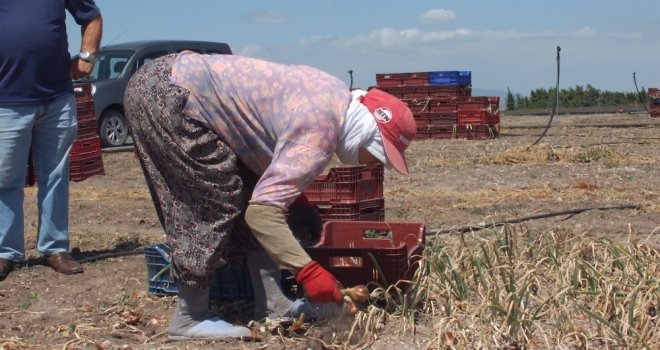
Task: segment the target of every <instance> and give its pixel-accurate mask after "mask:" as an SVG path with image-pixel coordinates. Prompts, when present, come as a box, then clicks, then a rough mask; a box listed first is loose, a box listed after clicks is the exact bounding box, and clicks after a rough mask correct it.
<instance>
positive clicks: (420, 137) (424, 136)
mask: <svg viewBox="0 0 660 350" xmlns="http://www.w3.org/2000/svg"><path fill="white" fill-rule="evenodd" d="M430 138H431V136H429V133H428V131H427V128H424V129H423V130H420V129H417V133H416V134H415V136H413V140H415V141H424V140H429V139H430Z"/></svg>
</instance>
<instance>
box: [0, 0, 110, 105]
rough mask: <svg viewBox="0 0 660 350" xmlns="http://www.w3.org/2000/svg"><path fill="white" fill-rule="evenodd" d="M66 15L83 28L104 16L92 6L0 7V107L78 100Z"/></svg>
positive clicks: (14, 0) (86, 2)
mask: <svg viewBox="0 0 660 350" xmlns="http://www.w3.org/2000/svg"><path fill="white" fill-rule="evenodd" d="M66 11H69V13H70V14H71V16H72V17H73V18H74V19H75V21H76V23H77V24H79V25H84V24H87V23H89V22H90V21H92V20H93V19H94V18H96V16H97V15H98V14H99V13H100V10H99V8H98V7H97V6H96V4H95V3H94V1H93V0H2V1H0V105H2V106H17V105H25V104H36V103H46V102H50V101H54V100H56V99H59V98H62V97H64V96H66V95H69V94H73V86H72V84H71V78H69V65H70V61H71V55H70V54H69V43H68V38H67V33H66Z"/></svg>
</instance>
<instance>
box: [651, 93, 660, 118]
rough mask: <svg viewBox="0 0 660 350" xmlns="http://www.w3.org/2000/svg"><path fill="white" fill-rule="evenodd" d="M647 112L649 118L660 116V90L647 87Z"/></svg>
mask: <svg viewBox="0 0 660 350" xmlns="http://www.w3.org/2000/svg"><path fill="white" fill-rule="evenodd" d="M649 112H651V118H660V90H658V88H649Z"/></svg>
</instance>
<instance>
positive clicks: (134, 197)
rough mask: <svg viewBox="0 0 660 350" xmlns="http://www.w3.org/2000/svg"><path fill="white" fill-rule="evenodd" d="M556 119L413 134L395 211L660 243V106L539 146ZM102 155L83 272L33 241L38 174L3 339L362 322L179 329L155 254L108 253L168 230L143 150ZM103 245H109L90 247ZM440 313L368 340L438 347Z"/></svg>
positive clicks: (145, 336)
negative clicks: (154, 291) (461, 135)
mask: <svg viewBox="0 0 660 350" xmlns="http://www.w3.org/2000/svg"><path fill="white" fill-rule="evenodd" d="M547 122H548V117H547V116H537V117H530V116H527V117H524V116H523V117H507V116H503V117H502V124H501V130H500V131H501V136H500V137H499V138H496V139H489V140H433V141H420V142H413V144H412V146H411V147H410V150H409V152H408V153H407V154H408V162H409V167H410V170H411V175H410V176H408V177H403V176H400V175H398V174H395V173H393V172H387V173H386V177H385V190H384V192H385V207H386V211H385V218H386V220H387V221H423V222H426V224H427V230H428V233H429V236H428V240H440V241H441V242H442V243H443V245H445V246H452V245H455V244H458V241H459V238H460V235H459V234H458V232H460V231H462V232H468V233H470V234H472V235H477V236H478V235H481V234H483V235H486V234H488V230H487V229H484V230H480V229H479V227H483V226H484V225H489V224H494V223H502V222H509V223H511V225H513V227H520V228H521V229H525V230H530V231H534V232H554V233H558V234H559V233H561V234H570V235H574V236H576V237H579V236H584V235H597V236H603V237H607V238H611V239H612V240H614V241H621V242H625V241H627V240H629V239H630V238H631V237H635V238H636V239H639V240H642V241H644V243H645V244H647V245H649V246H660V240H659V239H658V237H659V235H658V234H657V233H658V232H657V231H658V229H659V228H660V216H659V215H658V214H659V212H660V210H659V209H660V207H659V206H658V198H659V195H660V152H659V150H660V147H659V146H660V135H658V131H659V130H660V129H659V127H660V120H654V119H651V118H649V116H648V115H645V114H638V115H628V114H622V115H619V114H609V115H589V116H580V115H578V116H564V115H562V116H560V117H556V119H555V120H554V121H553V124H552V127H551V128H550V129H549V131H548V132H547V134H546V135H545V137H543V138H542V139H541V141H540V142H539V143H538V145H535V146H532V143H533V142H534V141H536V140H537V139H538V137H539V136H540V135H541V133H542V132H543V128H542V126H545V125H546V124H547ZM608 123H609V124H612V123H614V124H616V126H617V127H607V124H608ZM647 123H648V124H649V125H648V126H644V124H647ZM625 124H630V126H626V125H625ZM575 125H579V127H576V126H575ZM103 157H104V166H105V171H106V175H104V176H95V177H92V178H90V179H87V180H85V181H82V182H75V183H72V185H71V191H70V235H71V247H72V250H73V255H74V256H75V257H76V258H78V259H87V260H88V262H85V263H84V268H85V272H84V273H83V274H78V275H72V276H62V275H59V274H57V273H56V272H54V271H53V270H52V269H50V268H48V267H45V266H43V265H41V263H40V261H39V257H38V255H37V253H36V251H35V236H36V227H37V217H36V188H31V187H28V188H26V201H25V210H26V217H25V227H26V228H25V229H26V248H27V254H28V257H29V260H28V261H27V262H26V263H25V264H21V265H19V266H17V269H16V270H15V271H14V272H12V273H11V274H10V275H9V277H8V278H7V279H6V280H4V281H1V282H0V347H2V348H3V349H108V350H109V349H323V348H333V347H334V348H341V346H342V344H345V343H344V342H345V341H347V339H346V338H347V337H348V334H349V332H350V327H351V325H352V324H353V320H352V319H349V318H338V319H334V320H330V321H328V322H326V323H322V324H318V325H313V326H311V328H310V329H309V330H308V332H307V333H305V332H300V331H299V332H294V333H290V332H284V333H283V334H282V335H280V334H278V333H277V331H268V330H266V329H260V328H256V330H257V331H258V332H259V333H258V334H259V337H260V339H259V340H258V341H254V342H245V341H238V340H237V341H230V342H190V343H181V342H171V341H169V340H167V327H168V323H169V320H170V318H171V316H172V313H173V311H174V307H175V306H176V300H175V298H172V297H154V296H152V295H149V294H147V293H146V291H147V287H148V278H147V269H146V263H145V257H144V255H142V254H135V255H125V256H119V257H107V256H105V255H103V254H106V253H112V252H131V251H134V250H138V251H139V249H141V248H143V247H144V246H145V245H148V244H152V243H158V242H163V241H164V240H165V237H164V234H163V231H162V229H161V226H160V223H159V222H158V219H157V217H156V214H155V212H154V210H153V207H152V203H151V198H150V196H149V192H148V190H147V187H146V185H145V181H144V179H143V176H142V173H141V170H140V166H139V164H138V162H137V160H136V159H135V157H134V155H133V153H132V152H108V153H104V156H103ZM470 227H472V229H471V230H470ZM94 256H100V259H98V260H92V261H89V258H91V257H94ZM250 307H251V306H250V305H249V304H244V303H234V304H222V305H218V306H217V308H216V309H215V310H216V311H217V312H219V313H221V314H222V315H223V316H225V317H226V318H227V319H228V320H229V321H232V322H235V323H242V324H246V323H247V322H249V321H250V320H249V318H250V316H251V310H250ZM435 324H436V320H435V319H433V318H432V317H425V316H423V315H422V316H420V317H419V319H418V321H417V327H416V328H415V332H414V333H412V332H410V331H409V328H408V327H406V324H405V322H404V321H403V320H401V319H398V318H396V317H390V318H389V319H388V320H387V322H384V323H383V325H382V327H380V328H379V331H378V332H377V333H376V336H375V337H374V338H372V339H371V340H372V341H370V342H369V343H370V344H369V345H366V347H367V348H371V349H399V350H402V349H434V348H437V347H435V346H433V345H430V344H431V341H432V340H433V339H435V338H436V334H435V333H434V329H435V328H434V326H435ZM324 344H326V345H324ZM333 344H334V345H333Z"/></svg>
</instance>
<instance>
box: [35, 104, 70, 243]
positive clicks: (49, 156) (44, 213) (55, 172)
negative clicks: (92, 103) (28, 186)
mask: <svg viewBox="0 0 660 350" xmlns="http://www.w3.org/2000/svg"><path fill="white" fill-rule="evenodd" d="M45 106H46V109H45V111H44V113H43V114H41V115H38V116H37V118H36V120H35V123H34V129H33V132H32V152H33V153H32V154H33V157H34V167H35V170H36V173H37V186H38V188H39V191H38V193H37V204H38V209H39V223H38V228H37V235H38V237H37V251H38V252H39V254H41V255H53V254H57V253H62V252H67V251H68V250H69V153H70V152H71V147H72V146H73V143H74V142H75V140H76V134H77V132H78V121H77V118H76V99H75V96H74V95H73V94H71V95H70V96H68V97H65V98H61V99H59V100H56V101H53V102H51V103H48V104H46V105H45Z"/></svg>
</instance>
